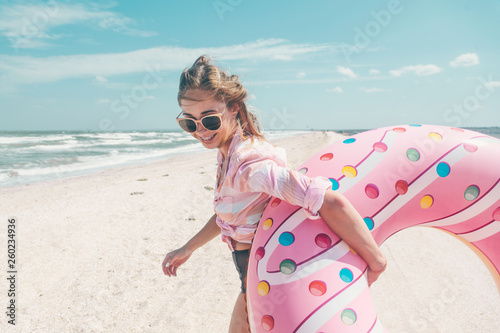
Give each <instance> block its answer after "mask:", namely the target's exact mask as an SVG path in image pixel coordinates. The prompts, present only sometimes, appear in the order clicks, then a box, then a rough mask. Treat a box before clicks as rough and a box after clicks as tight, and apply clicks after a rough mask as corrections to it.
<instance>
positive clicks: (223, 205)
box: [214, 132, 332, 250]
mask: <svg viewBox="0 0 500 333" xmlns="http://www.w3.org/2000/svg"><path fill="white" fill-rule="evenodd" d="M228 158H229V160H228V162H227V166H226V172H225V173H224V172H223V171H224V170H222V168H223V157H222V154H221V153H220V152H219V153H218V155H217V162H218V165H219V167H218V170H217V180H216V189H215V196H214V209H215V213H216V214H217V219H216V223H217V225H218V226H219V227H220V228H221V230H222V241H224V242H226V243H227V244H228V246H229V248H230V249H231V250H233V246H232V242H231V239H234V240H235V241H237V242H242V243H251V242H252V240H253V237H254V235H255V231H256V229H257V225H258V223H259V221H260V218H261V217H262V213H263V212H264V209H265V208H266V206H267V204H268V202H269V200H270V198H271V197H272V196H274V197H277V198H280V199H281V200H285V201H287V202H289V203H291V204H293V205H297V206H301V207H303V208H304V209H305V211H306V214H307V215H308V217H309V218H311V219H316V218H319V214H318V210H319V209H320V208H321V205H322V204H323V199H324V195H325V192H326V190H327V189H328V188H331V185H332V184H331V182H330V181H329V180H328V179H327V178H324V177H316V178H309V177H307V176H304V175H302V174H300V173H298V172H297V171H293V170H291V169H290V168H287V167H286V154H285V150H284V149H282V148H278V147H274V146H273V145H271V144H270V143H269V142H266V141H260V140H258V139H255V140H254V142H253V144H252V143H251V140H250V139H248V140H244V141H243V140H241V137H240V135H239V133H238V132H236V133H235V134H234V137H233V139H232V142H231V144H230V146H229V150H228Z"/></svg>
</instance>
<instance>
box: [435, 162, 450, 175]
mask: <svg viewBox="0 0 500 333" xmlns="http://www.w3.org/2000/svg"><path fill="white" fill-rule="evenodd" d="M436 171H437V174H438V175H439V177H446V176H448V175H449V174H450V166H449V165H448V163H445V162H441V163H439V164H438V165H437V167H436Z"/></svg>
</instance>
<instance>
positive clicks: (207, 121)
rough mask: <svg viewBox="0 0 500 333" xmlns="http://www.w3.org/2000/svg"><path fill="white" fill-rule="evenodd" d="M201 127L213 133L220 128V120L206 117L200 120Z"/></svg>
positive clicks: (214, 117)
mask: <svg viewBox="0 0 500 333" xmlns="http://www.w3.org/2000/svg"><path fill="white" fill-rule="evenodd" d="M201 123H202V124H203V126H204V127H205V128H206V129H207V130H209V131H215V130H217V129H219V127H220V118H219V117H217V116H207V117H205V118H203V119H202V120H201Z"/></svg>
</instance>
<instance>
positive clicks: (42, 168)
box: [0, 127, 500, 187]
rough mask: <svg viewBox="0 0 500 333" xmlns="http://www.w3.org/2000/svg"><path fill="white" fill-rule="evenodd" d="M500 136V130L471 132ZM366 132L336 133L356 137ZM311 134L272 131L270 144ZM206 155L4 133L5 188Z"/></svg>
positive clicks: (147, 136)
mask: <svg viewBox="0 0 500 333" xmlns="http://www.w3.org/2000/svg"><path fill="white" fill-rule="evenodd" d="M469 129H471V130H475V131H478V132H481V133H485V134H488V135H491V136H495V137H498V138H500V128H498V127H483V128H469ZM362 131H363V130H361V129H360V130H336V131H335V132H338V133H342V134H346V135H353V134H356V133H359V132H362ZM308 132H309V131H268V132H265V135H266V138H267V139H268V140H273V139H279V138H286V137H289V136H294V135H299V134H305V133H308ZM203 151H205V148H203V146H202V144H201V143H200V142H198V141H197V140H196V139H194V138H193V137H192V136H191V135H190V134H187V133H185V132H179V131H123V132H87V131H85V132H83V131H39V132H37V131H31V132H27V131H0V187H8V186H14V185H23V184H31V183H36V182H41V181H46V180H52V179H59V178H66V177H74V176H80V175H85V174H90V173H94V172H98V171H102V170H105V169H109V168H116V167H124V166H132V165H143V164H148V163H150V162H153V161H158V160H163V159H167V158H169V157H173V156H176V155H187V154H193V153H198V152H203Z"/></svg>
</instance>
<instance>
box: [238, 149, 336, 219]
mask: <svg viewBox="0 0 500 333" xmlns="http://www.w3.org/2000/svg"><path fill="white" fill-rule="evenodd" d="M235 164H236V165H235V166H234V167H233V168H232V169H233V172H232V173H231V177H232V178H231V182H232V187H233V188H234V189H235V190H237V191H240V192H264V193H267V194H269V195H272V196H275V197H277V198H280V199H281V200H285V201H287V202H289V203H290V204H292V205H296V206H301V207H303V208H304V209H305V211H306V215H307V216H308V218H310V219H317V218H320V216H319V214H318V210H319V209H320V208H321V206H322V205H323V200H324V196H325V192H326V190H327V189H329V188H331V186H332V183H331V182H330V181H329V180H328V179H327V178H325V177H315V178H310V177H307V176H305V175H302V174H301V173H299V172H297V171H293V170H291V169H290V168H288V167H286V166H285V165H284V164H285V163H284V162H282V161H280V160H279V158H277V156H276V155H273V154H262V153H254V154H252V153H249V154H246V156H244V158H240V159H239V160H238V161H237V163H235Z"/></svg>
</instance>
